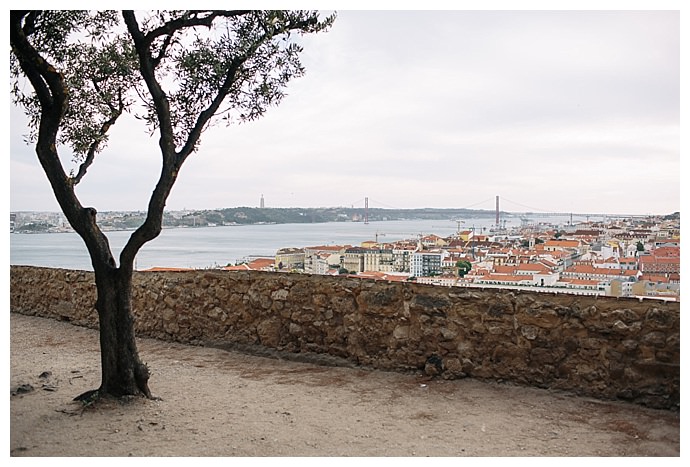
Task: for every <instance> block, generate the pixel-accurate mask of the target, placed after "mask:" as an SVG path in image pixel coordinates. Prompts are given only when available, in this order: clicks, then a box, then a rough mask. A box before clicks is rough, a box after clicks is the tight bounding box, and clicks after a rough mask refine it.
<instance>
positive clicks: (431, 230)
mask: <svg viewBox="0 0 690 467" xmlns="http://www.w3.org/2000/svg"><path fill="white" fill-rule="evenodd" d="M494 221H495V220H494V219H493V218H474V219H465V220H464V221H462V222H458V221H451V220H403V221H377V222H369V223H367V224H365V223H363V222H328V223H318V224H267V225H242V226H218V227H195V228H170V229H163V231H162V233H161V234H160V235H159V236H158V238H156V239H154V240H153V241H151V242H149V243H147V244H146V245H144V247H143V248H142V249H141V250H140V251H139V254H138V255H137V260H136V267H135V268H136V269H139V270H141V269H148V268H151V267H190V268H213V267H217V266H225V265H227V264H235V262H236V261H238V260H242V259H244V258H246V257H248V256H275V253H276V251H277V250H278V249H280V248H287V247H294V248H302V247H309V246H317V245H354V246H359V245H360V244H361V243H362V242H364V241H369V240H376V239H377V238H378V241H379V242H389V241H394V240H402V239H414V238H417V236H418V235H420V234H421V235H429V234H436V235H439V236H442V237H445V236H448V235H450V234H453V233H455V232H457V230H458V227H460V229H462V230H465V229H472V228H474V229H475V231H476V232H477V233H480V232H481V231H482V229H485V231H486V232H488V231H489V229H490V228H491V227H492V224H493V223H494ZM539 221H540V222H551V223H566V222H567V219H565V218H549V219H539ZM520 222H521V221H520V219H519V218H507V219H506V221H505V225H506V227H508V228H510V227H511V226H519V225H520ZM106 235H107V236H108V239H109V241H110V246H111V248H112V249H113V253H114V255H115V257H116V258H117V257H118V255H119V253H120V251H121V250H122V248H123V247H124V245H125V243H126V242H127V240H128V238H129V236H130V235H131V232H128V231H116V232H107V233H106ZM10 264H14V265H29V266H45V267H54V268H66V269H80V270H88V271H91V270H93V268H92V266H91V261H90V259H89V256H88V253H87V251H86V247H85V246H84V243H83V242H82V240H81V238H80V237H79V236H78V235H77V234H76V233H49V234H11V235H10Z"/></svg>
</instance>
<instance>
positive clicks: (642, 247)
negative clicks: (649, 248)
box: [637, 241, 644, 251]
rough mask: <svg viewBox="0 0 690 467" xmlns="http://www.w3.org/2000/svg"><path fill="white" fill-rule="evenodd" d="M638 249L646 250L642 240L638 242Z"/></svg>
mask: <svg viewBox="0 0 690 467" xmlns="http://www.w3.org/2000/svg"><path fill="white" fill-rule="evenodd" d="M637 251H644V244H643V243H642V242H641V241H638V242H637Z"/></svg>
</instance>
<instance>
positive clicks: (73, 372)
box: [9, 313, 681, 463]
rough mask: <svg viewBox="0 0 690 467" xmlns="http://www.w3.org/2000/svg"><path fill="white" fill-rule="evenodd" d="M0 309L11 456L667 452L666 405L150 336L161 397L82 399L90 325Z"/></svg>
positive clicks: (148, 358)
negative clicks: (4, 313) (6, 334)
mask: <svg viewBox="0 0 690 467" xmlns="http://www.w3.org/2000/svg"><path fill="white" fill-rule="evenodd" d="M9 321H10V366H11V369H10V456H11V457H19V456H22V457H25V456H35V457H39V456H49V457H62V456H70V457H78V456H99V457H101V456H135V457H149V456H242V457H265V456H270V457H278V456H289V457H311V456H329V457H330V456H347V457H349V456H364V457H373V456H395V457H408V456H409V457H413V456H438V457H441V456H443V457H445V456H482V457H505V456H520V457H526V456H548V457H556V456H578V457H580V456H607V457H608V456H616V457H619V456H621V457H622V456H626V457H627V456H635V457H645V456H668V457H675V456H680V437H681V436H680V414H679V413H678V412H672V411H663V410H653V409H649V408H645V407H640V406H637V405H632V404H628V403H622V402H604V401H598V400H595V399H591V398H583V397H576V396H573V395H570V394H567V393H562V392H553V391H548V390H542V389H535V388H525V387H517V386H512V385H508V384H499V383H487V382H480V381H476V380H472V379H465V380H456V381H444V380H428V379H427V378H423V377H421V375H410V374H397V373H389V372H381V371H371V370H366V369H361V368H346V367H328V366H319V365H315V364H311V363H300V362H295V361H287V360H281V359H275V358H266V357H259V356H252V355H247V354H243V353H237V352H229V351H226V350H220V349H214V348H204V347H193V346H185V345H179V344H174V343H169V342H162V341H157V340H153V339H140V340H139V341H138V345H139V352H140V355H141V357H142V359H143V360H144V361H145V362H146V363H147V364H148V365H149V367H150V369H151V370H152V372H153V376H152V378H151V380H150V387H151V390H152V392H153V393H154V395H155V396H158V397H160V398H161V400H145V399H142V398H135V399H134V400H131V401H128V402H120V401H104V402H102V403H99V404H97V405H95V406H86V407H84V406H82V404H81V403H77V402H72V398H73V397H75V396H76V395H78V394H81V393H83V392H85V391H87V390H89V389H95V388H96V387H98V385H99V383H100V361H99V358H100V357H99V347H98V335H97V332H96V331H94V330H91V329H86V328H81V327H77V326H73V325H70V324H68V323H64V322H59V321H55V320H50V319H44V318H37V317H29V316H23V315H18V314H14V313H11V314H10V319H9ZM678 459H679V457H678V458H677V459H676V460H678ZM674 463H677V462H674Z"/></svg>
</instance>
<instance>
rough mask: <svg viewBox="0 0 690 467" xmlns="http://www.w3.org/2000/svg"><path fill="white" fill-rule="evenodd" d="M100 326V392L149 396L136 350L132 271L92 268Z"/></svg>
mask: <svg viewBox="0 0 690 467" xmlns="http://www.w3.org/2000/svg"><path fill="white" fill-rule="evenodd" d="M95 276H96V289H97V296H98V299H97V301H96V310H97V311H98V320H99V326H100V344H101V375H102V377H101V386H100V388H99V389H98V392H99V393H100V394H109V395H112V396H115V397H122V396H125V395H136V394H142V395H144V396H146V397H148V398H151V391H150V390H149V387H148V380H149V374H150V373H149V370H148V367H147V366H146V365H145V364H144V363H143V362H142V361H141V360H140V358H139V352H138V351H137V345H136V339H135V333H134V316H133V314H132V272H131V270H129V271H128V270H125V269H122V268H117V269H112V268H108V267H104V268H98V269H96V271H95Z"/></svg>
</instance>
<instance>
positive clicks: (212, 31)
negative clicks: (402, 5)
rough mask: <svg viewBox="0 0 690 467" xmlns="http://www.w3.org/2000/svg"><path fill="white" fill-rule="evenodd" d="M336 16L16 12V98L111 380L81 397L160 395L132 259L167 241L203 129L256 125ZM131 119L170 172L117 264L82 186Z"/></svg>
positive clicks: (106, 377) (13, 64) (12, 39)
mask: <svg viewBox="0 0 690 467" xmlns="http://www.w3.org/2000/svg"><path fill="white" fill-rule="evenodd" d="M334 20H335V15H334V14H333V15H330V16H327V17H325V18H321V17H320V14H319V13H318V12H316V11H216V10H213V11H156V12H148V13H144V12H134V11H121V12H117V11H74V10H60V11H36V10H31V11H18V10H13V11H10V46H11V54H10V77H11V84H12V87H11V96H12V98H13V101H14V103H15V104H16V105H18V106H21V107H22V108H23V110H24V111H25V113H26V115H27V116H28V122H29V125H28V126H29V134H28V140H29V141H30V142H31V144H32V145H35V150H36V154H37V156H38V160H39V161H40V164H41V167H42V168H43V171H44V172H45V174H46V176H47V178H48V181H49V183H50V186H51V188H52V190H53V193H54V194H55V198H56V199H57V202H58V203H59V205H60V208H61V209H62V211H63V213H64V215H65V217H66V218H67V220H68V222H69V223H70V225H71V226H72V228H73V229H74V230H75V231H76V232H77V234H79V236H80V237H81V238H82V239H83V241H84V243H85V246H86V249H87V250H88V253H89V256H90V260H91V264H92V266H93V270H94V277H95V282H96V293H97V300H96V304H95V307H96V310H97V313H98V319H99V329H100V350H101V384H100V386H99V387H98V388H97V389H94V390H92V391H89V392H87V393H85V394H82V395H80V396H77V398H76V399H79V400H84V399H85V398H87V397H88V398H89V400H93V399H95V398H97V397H99V396H102V395H110V396H115V397H121V396H125V395H144V396H146V397H151V391H150V389H149V385H148V380H149V377H150V372H149V369H148V367H147V366H146V365H145V364H144V363H143V362H142V361H141V359H140V357H139V354H138V351H137V347H136V342H135V335H134V317H133V313H132V311H133V310H132V275H133V268H134V259H135V257H136V255H137V253H138V251H139V250H140V249H141V248H142V246H143V245H144V244H146V243H147V242H149V241H151V240H153V239H155V238H156V237H157V236H158V235H159V234H160V232H161V228H162V220H163V211H164V208H165V204H166V200H167V198H168V196H169V194H170V192H171V189H172V187H173V184H174V183H175V180H176V179H177V176H178V173H179V171H180V168H181V167H182V165H183V163H184V162H185V160H186V159H187V158H188V157H189V155H190V154H192V153H194V152H195V151H197V150H198V148H199V144H200V138H201V135H202V133H203V132H204V130H206V129H207V128H208V127H209V126H210V125H212V124H213V123H215V122H219V121H225V122H226V123H232V122H242V121H251V120H253V119H256V118H258V117H260V116H261V115H263V114H264V112H265V111H266V110H267V108H268V107H269V106H272V105H276V104H278V103H279V102H280V100H281V99H282V97H283V96H284V92H283V90H284V88H285V86H286V85H287V84H288V82H289V81H290V80H291V79H293V78H295V77H299V76H301V75H302V74H303V73H304V69H303V67H302V65H301V62H300V53H301V52H302V48H301V46H300V45H299V37H300V36H301V35H303V34H307V33H318V32H321V31H325V30H327V29H328V28H329V27H330V26H331V25H332V24H333V21H334ZM126 112H130V113H132V114H134V115H136V116H137V117H139V118H141V119H142V120H143V121H145V122H146V124H147V128H148V129H149V131H150V132H151V134H152V135H154V134H155V135H157V136H158V146H159V149H160V156H161V157H162V168H161V171H160V176H159V178H158V181H157V183H156V185H155V187H154V189H153V192H152V194H151V197H150V199H149V201H148V208H147V212H146V216H145V219H144V221H143V222H142V223H141V225H140V226H139V227H138V228H137V229H136V230H134V232H133V233H132V234H131V236H130V237H129V239H128V241H127V243H126V244H125V246H124V248H123V249H122V251H121V253H120V255H119V264H118V261H116V259H115V257H114V256H113V253H112V251H111V249H110V246H109V243H108V238H107V237H106V235H105V234H104V233H103V231H102V230H101V229H100V228H99V225H98V222H97V218H96V217H97V216H96V210H95V209H94V208H93V207H87V206H83V205H82V204H81V202H80V200H79V199H78V197H77V195H76V193H75V187H76V186H77V185H78V184H79V183H80V182H81V181H82V179H83V178H84V177H85V176H86V175H87V173H88V170H89V168H90V167H91V165H92V164H93V163H94V161H96V159H97V158H100V157H106V156H107V155H106V153H104V152H102V151H103V149H104V148H105V146H106V144H107V142H108V134H109V133H108V132H109V130H110V129H111V128H112V126H113V125H114V124H116V123H117V121H118V119H120V117H121V116H122V115H123V114H124V113H126ZM61 156H69V157H70V158H71V160H72V162H71V163H65V162H63V159H61ZM68 165H69V166H71V169H70V170H67V166H68ZM131 170H133V171H136V170H137V167H132V168H131ZM126 189H127V187H126V186H123V190H126Z"/></svg>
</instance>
